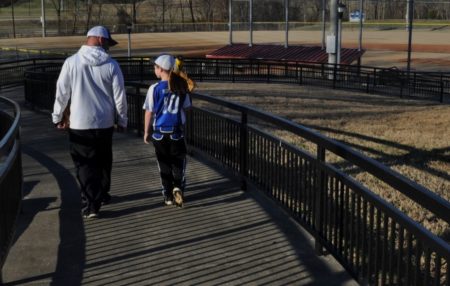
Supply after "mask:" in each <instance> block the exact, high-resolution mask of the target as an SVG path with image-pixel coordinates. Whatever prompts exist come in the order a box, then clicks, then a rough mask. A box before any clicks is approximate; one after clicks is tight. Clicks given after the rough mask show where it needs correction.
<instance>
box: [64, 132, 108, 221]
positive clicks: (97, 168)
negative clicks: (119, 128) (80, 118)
mask: <svg viewBox="0 0 450 286" xmlns="http://www.w3.org/2000/svg"><path fill="white" fill-rule="evenodd" d="M113 131H114V128H113V127H111V128H106V129H89V130H75V129H70V130H69V141H70V155H71V156H72V160H73V163H74V164H75V168H76V172H77V179H78V182H79V184H80V188H81V200H82V207H83V211H84V212H85V211H88V212H98V211H99V210H100V206H101V202H102V199H103V196H105V194H108V193H109V190H110V187H111V170H112V161H113V154H112V135H113Z"/></svg>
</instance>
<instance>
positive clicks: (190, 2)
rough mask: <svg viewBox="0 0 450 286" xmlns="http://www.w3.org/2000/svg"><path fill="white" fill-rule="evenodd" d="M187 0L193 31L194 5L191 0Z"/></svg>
mask: <svg viewBox="0 0 450 286" xmlns="http://www.w3.org/2000/svg"><path fill="white" fill-rule="evenodd" d="M187 1H188V5H189V11H190V12H191V19H192V25H193V28H194V31H196V30H197V29H196V28H195V17H194V7H193V4H192V0H187Z"/></svg>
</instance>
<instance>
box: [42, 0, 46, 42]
mask: <svg viewBox="0 0 450 286" xmlns="http://www.w3.org/2000/svg"><path fill="white" fill-rule="evenodd" d="M41 13H42V15H41V23H42V37H43V38H45V36H46V34H47V32H46V30H45V0H41Z"/></svg>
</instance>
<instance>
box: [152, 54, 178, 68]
mask: <svg viewBox="0 0 450 286" xmlns="http://www.w3.org/2000/svg"><path fill="white" fill-rule="evenodd" d="M155 64H157V65H158V66H160V67H161V68H162V69H164V70H166V71H170V70H171V69H173V66H174V65H175V58H174V57H173V56H171V55H161V56H159V57H158V58H157V59H156V60H155Z"/></svg>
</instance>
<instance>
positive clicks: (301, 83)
mask: <svg viewBox="0 0 450 286" xmlns="http://www.w3.org/2000/svg"><path fill="white" fill-rule="evenodd" d="M299 84H300V85H303V66H302V65H301V66H300V83H299Z"/></svg>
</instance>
